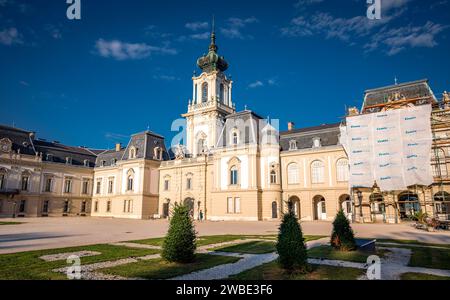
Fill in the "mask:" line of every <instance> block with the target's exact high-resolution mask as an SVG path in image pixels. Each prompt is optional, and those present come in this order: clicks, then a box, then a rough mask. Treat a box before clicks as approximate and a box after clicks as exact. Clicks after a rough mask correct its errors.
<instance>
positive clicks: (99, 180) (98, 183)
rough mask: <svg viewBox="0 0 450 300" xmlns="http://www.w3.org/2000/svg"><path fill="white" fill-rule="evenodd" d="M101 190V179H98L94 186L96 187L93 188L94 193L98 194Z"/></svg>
mask: <svg viewBox="0 0 450 300" xmlns="http://www.w3.org/2000/svg"><path fill="white" fill-rule="evenodd" d="M101 190H102V180H101V179H98V180H97V186H96V189H95V193H96V194H100V192H101Z"/></svg>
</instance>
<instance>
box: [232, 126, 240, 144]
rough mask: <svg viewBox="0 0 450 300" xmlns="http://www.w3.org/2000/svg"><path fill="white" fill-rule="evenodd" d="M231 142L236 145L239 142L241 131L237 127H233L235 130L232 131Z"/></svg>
mask: <svg viewBox="0 0 450 300" xmlns="http://www.w3.org/2000/svg"><path fill="white" fill-rule="evenodd" d="M231 143H232V144H233V145H234V146H236V145H237V144H239V132H238V130H237V129H236V128H235V129H233V131H232V132H231Z"/></svg>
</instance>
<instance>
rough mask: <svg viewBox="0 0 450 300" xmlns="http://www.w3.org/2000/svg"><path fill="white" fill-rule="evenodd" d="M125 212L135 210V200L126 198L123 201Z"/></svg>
mask: <svg viewBox="0 0 450 300" xmlns="http://www.w3.org/2000/svg"><path fill="white" fill-rule="evenodd" d="M123 212H124V213H131V212H133V200H124V201H123Z"/></svg>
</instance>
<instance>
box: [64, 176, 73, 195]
mask: <svg viewBox="0 0 450 300" xmlns="http://www.w3.org/2000/svg"><path fill="white" fill-rule="evenodd" d="M64 193H66V194H70V193H72V180H71V179H66V180H64Z"/></svg>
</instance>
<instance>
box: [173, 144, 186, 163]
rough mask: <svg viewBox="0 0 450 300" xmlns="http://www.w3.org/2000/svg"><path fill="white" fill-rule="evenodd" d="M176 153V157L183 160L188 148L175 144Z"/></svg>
mask: <svg viewBox="0 0 450 300" xmlns="http://www.w3.org/2000/svg"><path fill="white" fill-rule="evenodd" d="M174 153H175V159H177V160H181V159H184V158H185V157H186V149H185V147H184V146H183V145H180V144H179V145H177V146H175V148H174Z"/></svg>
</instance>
